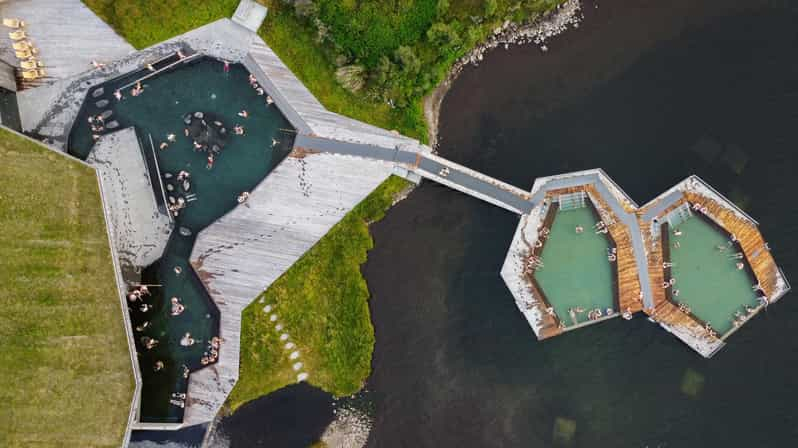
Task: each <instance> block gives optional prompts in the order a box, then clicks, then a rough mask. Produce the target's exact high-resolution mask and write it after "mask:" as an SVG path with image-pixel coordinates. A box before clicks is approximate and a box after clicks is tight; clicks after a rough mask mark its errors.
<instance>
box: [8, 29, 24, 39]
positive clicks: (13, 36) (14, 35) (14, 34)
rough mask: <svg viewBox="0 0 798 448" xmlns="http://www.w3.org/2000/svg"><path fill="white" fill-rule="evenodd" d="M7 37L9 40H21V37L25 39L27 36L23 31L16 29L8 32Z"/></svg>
mask: <svg viewBox="0 0 798 448" xmlns="http://www.w3.org/2000/svg"><path fill="white" fill-rule="evenodd" d="M8 37H10V38H11V40H22V39H25V38H26V37H28V36H26V35H25V32H24V31H22V30H16V31H12V32H10V33H8Z"/></svg>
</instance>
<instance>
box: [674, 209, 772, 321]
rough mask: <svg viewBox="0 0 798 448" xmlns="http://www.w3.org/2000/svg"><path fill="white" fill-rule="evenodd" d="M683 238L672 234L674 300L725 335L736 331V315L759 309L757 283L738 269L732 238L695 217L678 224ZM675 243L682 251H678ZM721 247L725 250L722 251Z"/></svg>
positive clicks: (746, 273)
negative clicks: (745, 307)
mask: <svg viewBox="0 0 798 448" xmlns="http://www.w3.org/2000/svg"><path fill="white" fill-rule="evenodd" d="M677 229H678V230H679V231H681V233H682V234H681V235H680V236H675V235H674V232H673V231H671V234H670V254H671V255H670V258H671V261H672V262H673V268H672V270H671V272H672V274H671V275H672V276H673V278H675V279H676V284H675V286H674V289H676V290H679V295H678V297H674V300H676V301H678V302H681V303H685V304H687V305H689V306H690V308H691V310H692V313H693V314H694V315H696V316H697V317H698V318H699V319H701V320H703V321H704V322H709V323H710V324H712V328H714V329H715V331H717V332H718V334H720V335H722V334H724V333H726V332H728V331H729V330H731V329H732V328H733V324H732V317H733V316H734V312H735V311H738V310H739V311H741V312H745V309H744V305H746V304H747V305H750V306H752V307H756V306H757V303H756V295H755V293H754V292H753V290H752V289H751V286H752V285H753V284H754V283H755V281H754V280H753V279H752V278H751V276H750V274H749V273H748V272H747V271H746V270H739V269H737V267H736V262H737V260H732V259H730V258H729V256H730V255H731V254H733V253H735V252H737V251H738V250H739V249H735V248H734V247H732V246H729V245H728V244H727V243H728V241H729V236H728V235H727V234H726V233H725V232H722V231H721V230H720V229H718V228H716V227H714V226H713V225H712V224H710V223H708V222H706V221H704V219H703V218H700V217H696V216H693V217H691V218H689V219H687V220H686V221H684V222H682V223H681V224H679V226H678V227H677ZM676 242H678V243H679V247H678V248H676V246H675V244H676ZM718 246H723V247H725V248H726V249H725V250H724V251H720V250H719V249H718Z"/></svg>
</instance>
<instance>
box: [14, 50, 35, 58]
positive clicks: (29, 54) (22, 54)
mask: <svg viewBox="0 0 798 448" xmlns="http://www.w3.org/2000/svg"><path fill="white" fill-rule="evenodd" d="M14 54H15V55H17V59H30V58H32V57H33V53H32V52H31V51H30V50H23V51H15V52H14Z"/></svg>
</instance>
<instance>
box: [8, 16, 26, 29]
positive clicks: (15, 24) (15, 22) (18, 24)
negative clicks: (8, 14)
mask: <svg viewBox="0 0 798 448" xmlns="http://www.w3.org/2000/svg"><path fill="white" fill-rule="evenodd" d="M3 25H5V26H7V27H9V28H24V27H25V22H23V21H22V20H19V19H14V18H5V17H4V18H3Z"/></svg>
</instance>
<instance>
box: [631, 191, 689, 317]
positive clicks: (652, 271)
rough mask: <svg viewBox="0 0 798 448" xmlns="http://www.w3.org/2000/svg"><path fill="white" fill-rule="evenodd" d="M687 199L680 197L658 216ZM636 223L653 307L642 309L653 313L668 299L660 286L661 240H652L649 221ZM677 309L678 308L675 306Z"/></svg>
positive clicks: (662, 278)
mask: <svg viewBox="0 0 798 448" xmlns="http://www.w3.org/2000/svg"><path fill="white" fill-rule="evenodd" d="M686 201H687V200H686V199H681V200H679V201H677V202H674V203H673V204H672V205H671V206H669V207H668V208H666V209H665V210H664V211H663V212H662V213H661V214H660V215H659V216H665V215H667V214H668V213H670V212H671V211H673V210H676V209H677V208H679V206H681V205H682V204H684V203H685V202H686ZM647 209H648V207H644V208H642V209H640V211H639V212H638V216H642V215H643V214H644V213H645V212H646V210H647ZM638 221H639V222H638V225H639V226H640V232H641V233H642V234H643V241H644V242H645V244H646V258H647V263H646V264H647V269H648V278H649V279H650V280H651V293H652V295H653V299H654V308H653V309H649V310H643V311H645V312H646V314H649V315H653V314H654V311H655V309H656V308H657V307H659V306H660V305H661V304H663V302H667V301H668V299H667V297H666V295H665V289H664V288H662V283H663V282H664V281H665V271H664V269H663V267H662V263H663V262H664V261H665V260H664V259H663V256H662V242H661V239H660V238H656V240H655V241H653V240H652V237H651V231H652V229H651V223H648V222H643V221H642V220H638ZM677 311H678V308H677Z"/></svg>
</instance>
